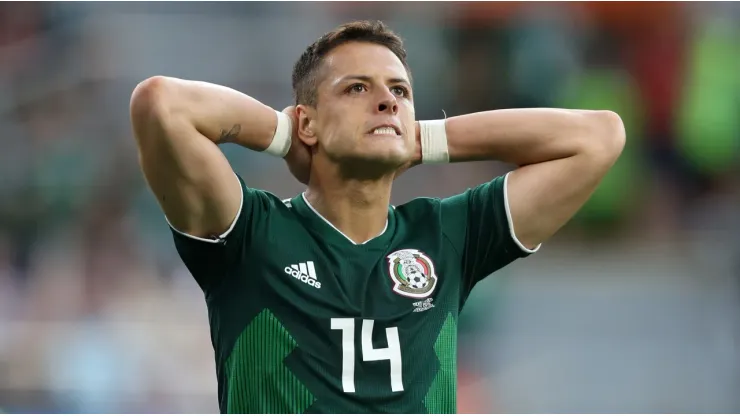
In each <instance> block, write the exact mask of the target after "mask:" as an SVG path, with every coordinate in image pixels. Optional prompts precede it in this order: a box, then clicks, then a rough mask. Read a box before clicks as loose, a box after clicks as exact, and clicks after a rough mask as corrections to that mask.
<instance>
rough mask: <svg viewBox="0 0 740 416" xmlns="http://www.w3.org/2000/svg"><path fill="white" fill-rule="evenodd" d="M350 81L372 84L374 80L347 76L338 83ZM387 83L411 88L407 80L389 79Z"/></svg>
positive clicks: (362, 76) (361, 76) (364, 76)
mask: <svg viewBox="0 0 740 416" xmlns="http://www.w3.org/2000/svg"><path fill="white" fill-rule="evenodd" d="M349 80H358V81H365V82H371V81H372V80H373V79H372V78H371V77H369V76H367V75H347V76H346V77H343V78H342V79H340V80H339V82H338V83H342V82H346V81H349ZM386 81H388V82H390V83H391V84H406V85H408V86H411V83H410V82H409V81H408V80H407V79H405V78H388V79H387V80H386Z"/></svg>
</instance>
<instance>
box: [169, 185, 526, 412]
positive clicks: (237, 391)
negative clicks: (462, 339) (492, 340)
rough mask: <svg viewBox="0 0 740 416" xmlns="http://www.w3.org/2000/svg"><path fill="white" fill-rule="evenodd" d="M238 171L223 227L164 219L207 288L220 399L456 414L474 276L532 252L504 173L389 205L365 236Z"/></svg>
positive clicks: (243, 407) (244, 407)
mask: <svg viewBox="0 0 740 416" xmlns="http://www.w3.org/2000/svg"><path fill="white" fill-rule="evenodd" d="M239 181H240V183H241V186H242V193H243V198H242V206H241V208H240V211H239V215H238V216H237V218H236V220H235V221H234V224H233V225H232V227H231V228H230V229H229V230H228V231H227V233H225V234H224V235H222V236H220V237H218V238H215V239H213V240H208V239H200V238H195V237H189V236H187V235H184V234H182V233H180V232H178V231H176V230H173V236H174V240H175V244H176V247H177V250H178V252H179V254H180V256H181V258H182V260H183V261H184V263H185V265H186V266H187V267H188V269H189V270H190V272H191V274H192V275H193V277H194V278H195V279H196V281H197V282H198V284H199V285H200V287H201V288H202V289H203V291H204V293H205V297H206V304H207V307H208V315H209V320H210V327H211V340H212V343H213V347H214V350H215V358H216V369H217V371H216V372H217V376H218V394H219V405H220V409H221V412H228V413H455V412H456V385H457V374H456V360H457V327H456V326H457V318H458V314H459V313H460V311H461V309H462V307H463V305H464V304H465V300H466V299H467V297H468V295H469V294H470V291H471V289H472V288H473V286H475V284H476V283H477V282H478V281H480V280H481V279H483V278H484V277H486V276H488V275H490V274H491V273H493V272H494V271H496V270H498V269H500V268H501V267H503V266H505V265H507V264H509V263H511V262H512V261H513V260H515V259H517V258H519V257H523V256H526V255H527V254H528V251H527V250H526V249H525V248H523V247H522V246H521V245H520V244H519V242H518V241H517V240H516V238H515V237H514V235H513V232H512V230H511V228H510V225H509V220H508V213H507V211H508V208H507V203H506V200H505V184H506V180H505V177H503V176H502V177H499V178H496V179H494V180H493V181H491V182H489V183H486V184H483V185H480V186H478V187H476V188H474V189H469V190H468V191H466V192H464V193H462V194H460V195H456V196H453V197H450V198H446V199H432V198H418V199H414V200H412V201H410V202H408V203H406V204H404V205H401V206H396V207H389V209H388V221H387V225H386V228H385V230H384V231H383V233H382V234H381V235H379V236H378V237H376V238H374V239H372V240H370V241H367V242H365V243H364V244H355V243H353V242H352V241H351V240H349V239H348V238H347V237H346V236H345V235H344V234H342V233H341V232H340V231H339V230H337V229H336V228H335V227H333V226H332V225H331V223H329V222H328V221H326V220H325V219H324V218H323V217H322V216H321V215H320V214H319V213H318V212H317V211H315V210H314V209H313V207H311V205H310V204H309V203H308V202H307V201H306V200H305V198H304V196H303V195H298V196H296V197H294V198H292V199H290V200H285V201H282V200H280V199H279V198H277V197H276V196H274V195H272V194H270V193H267V192H264V191H260V190H255V189H251V188H248V187H247V186H245V184H244V182H243V181H242V180H241V178H239Z"/></svg>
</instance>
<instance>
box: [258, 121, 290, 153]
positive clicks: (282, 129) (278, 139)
mask: <svg viewBox="0 0 740 416" xmlns="http://www.w3.org/2000/svg"><path fill="white" fill-rule="evenodd" d="M275 114H277V128H275V134H274V135H273V136H272V142H270V145H269V146H267V149H265V150H263V151H262V152H263V153H267V154H270V155H273V156H277V157H280V158H283V157H285V155H287V154H288V151H289V150H290V145H291V143H292V142H293V121H292V120H291V119H290V116H289V115H287V114H285V113H283V112H280V111H275Z"/></svg>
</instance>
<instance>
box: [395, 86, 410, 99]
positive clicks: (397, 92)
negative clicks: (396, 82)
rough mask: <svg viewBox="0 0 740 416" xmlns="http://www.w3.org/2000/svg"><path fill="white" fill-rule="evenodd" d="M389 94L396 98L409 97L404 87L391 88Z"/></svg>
mask: <svg viewBox="0 0 740 416" xmlns="http://www.w3.org/2000/svg"><path fill="white" fill-rule="evenodd" d="M391 92H392V93H393V94H395V95H396V96H398V97H408V96H409V90H408V88H406V87H401V86H395V87H391Z"/></svg>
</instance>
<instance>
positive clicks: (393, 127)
mask: <svg viewBox="0 0 740 416" xmlns="http://www.w3.org/2000/svg"><path fill="white" fill-rule="evenodd" d="M383 127H390V128H392V129H393V130H394V131H395V132H396V134H397V135H399V136H400V135H401V128H400V127H398V126H396V125H395V124H381V125H378V126H375V127H373V128H372V129H370V133H372V132H374V131H375V130H376V129H380V128H383Z"/></svg>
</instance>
